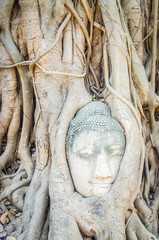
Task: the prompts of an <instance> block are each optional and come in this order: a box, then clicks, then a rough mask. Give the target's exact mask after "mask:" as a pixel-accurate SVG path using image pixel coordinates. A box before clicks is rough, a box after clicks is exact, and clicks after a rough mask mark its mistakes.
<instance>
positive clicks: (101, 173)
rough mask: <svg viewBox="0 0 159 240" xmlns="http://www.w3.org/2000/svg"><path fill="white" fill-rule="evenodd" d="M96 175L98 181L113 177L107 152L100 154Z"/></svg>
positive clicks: (97, 160)
mask: <svg viewBox="0 0 159 240" xmlns="http://www.w3.org/2000/svg"><path fill="white" fill-rule="evenodd" d="M94 173H95V178H96V179H101V180H104V179H110V178H111V177H112V174H111V169H110V166H109V156H108V155H107V154H106V152H105V151H102V152H101V153H100V154H98V156H97V159H96V166H95V171H94Z"/></svg>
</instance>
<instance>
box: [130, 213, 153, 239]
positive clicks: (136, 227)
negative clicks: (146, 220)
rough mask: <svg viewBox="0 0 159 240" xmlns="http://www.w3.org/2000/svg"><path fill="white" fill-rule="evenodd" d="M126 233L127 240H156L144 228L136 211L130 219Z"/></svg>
mask: <svg viewBox="0 0 159 240" xmlns="http://www.w3.org/2000/svg"><path fill="white" fill-rule="evenodd" d="M126 235H127V238H128V240H157V238H156V237H155V236H154V235H153V234H151V233H150V232H149V231H148V230H147V229H146V228H145V226H144V225H143V224H142V222H141V220H140V219H139V217H138V215H137V214H136V213H134V215H133V216H132V217H131V219H130V222H129V224H128V226H127V228H126Z"/></svg>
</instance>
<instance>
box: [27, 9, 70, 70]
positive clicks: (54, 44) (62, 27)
mask: <svg viewBox="0 0 159 240" xmlns="http://www.w3.org/2000/svg"><path fill="white" fill-rule="evenodd" d="M70 18H71V13H68V15H67V17H66V18H65V20H64V21H63V23H62V24H61V26H60V27H59V30H58V33H57V35H56V38H55V41H54V42H53V44H52V45H51V46H50V47H48V48H47V49H46V50H45V51H44V52H42V53H41V54H40V55H39V56H38V57H36V58H35V59H33V60H32V61H31V63H30V65H29V69H30V72H31V74H33V67H34V65H35V63H37V62H38V61H39V60H40V59H41V58H42V57H43V56H45V55H46V54H47V53H48V52H50V51H51V50H52V49H53V48H54V47H55V46H56V43H57V42H58V40H59V39H60V37H61V34H62V32H63V30H64V28H65V27H66V25H67V24H68V22H69V21H70Z"/></svg>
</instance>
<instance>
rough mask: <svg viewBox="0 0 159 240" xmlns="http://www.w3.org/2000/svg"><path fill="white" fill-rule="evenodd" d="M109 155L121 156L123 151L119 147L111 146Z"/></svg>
mask: <svg viewBox="0 0 159 240" xmlns="http://www.w3.org/2000/svg"><path fill="white" fill-rule="evenodd" d="M109 155H110V156H111V157H115V156H121V155H123V149H122V147H121V146H119V145H118V146H112V147H111V148H110V149H109Z"/></svg>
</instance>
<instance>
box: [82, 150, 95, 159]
mask: <svg viewBox="0 0 159 240" xmlns="http://www.w3.org/2000/svg"><path fill="white" fill-rule="evenodd" d="M79 154H80V156H81V157H82V156H83V157H90V156H92V155H93V154H94V152H93V151H92V150H91V149H82V150H80V151H79Z"/></svg>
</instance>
